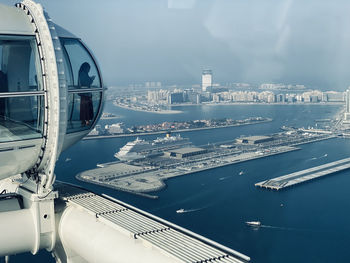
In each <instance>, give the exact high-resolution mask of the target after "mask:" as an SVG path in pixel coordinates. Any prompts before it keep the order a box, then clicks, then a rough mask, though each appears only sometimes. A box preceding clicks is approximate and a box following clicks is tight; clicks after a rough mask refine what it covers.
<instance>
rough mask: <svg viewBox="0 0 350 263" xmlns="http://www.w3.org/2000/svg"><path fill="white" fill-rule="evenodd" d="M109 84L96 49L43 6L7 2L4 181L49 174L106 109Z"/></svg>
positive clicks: (0, 100) (0, 86)
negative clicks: (104, 79)
mask: <svg viewBox="0 0 350 263" xmlns="http://www.w3.org/2000/svg"><path fill="white" fill-rule="evenodd" d="M103 92H104V89H103V84H102V78H101V74H100V70H99V67H98V65H97V63H96V60H95V59H94V57H93V55H92V53H91V52H90V51H89V49H88V48H87V47H86V46H85V44H84V43H83V42H82V41H81V40H80V39H79V38H78V37H76V36H74V35H73V34H71V33H69V32H68V31H66V30H65V29H63V28H62V27H60V26H58V25H56V24H55V23H54V22H52V20H51V19H50V18H49V16H48V15H47V13H46V12H43V9H42V7H41V6H40V5H39V4H35V3H34V2H32V1H23V2H22V3H20V4H16V6H15V7H9V6H4V5H0V167H1V169H0V180H1V179H4V178H7V177H9V176H12V175H14V174H20V173H27V174H28V176H30V175H32V174H45V178H44V177H42V178H40V179H42V180H41V184H42V185H43V186H44V187H45V188H49V187H50V186H51V185H52V183H53V181H54V175H53V172H54V164H55V162H56V160H57V159H58V157H59V155H60V153H61V151H62V150H64V149H66V148H67V147H69V146H70V145H72V144H73V143H75V142H77V141H78V140H80V139H81V138H83V137H84V136H85V135H86V134H87V133H88V132H89V131H90V130H91V129H92V128H93V127H94V125H95V123H96V120H97V119H98V117H99V115H100V114H101V109H102V106H103V105H102V104H103V103H102V99H103Z"/></svg>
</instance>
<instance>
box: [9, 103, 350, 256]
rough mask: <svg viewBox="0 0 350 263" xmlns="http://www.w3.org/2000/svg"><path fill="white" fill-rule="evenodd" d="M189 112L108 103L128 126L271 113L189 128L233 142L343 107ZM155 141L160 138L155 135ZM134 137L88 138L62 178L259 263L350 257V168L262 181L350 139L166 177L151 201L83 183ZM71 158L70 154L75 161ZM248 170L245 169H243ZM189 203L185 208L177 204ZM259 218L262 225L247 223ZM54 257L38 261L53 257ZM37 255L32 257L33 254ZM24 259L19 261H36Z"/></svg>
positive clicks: (325, 156) (340, 153) (324, 157)
mask: <svg viewBox="0 0 350 263" xmlns="http://www.w3.org/2000/svg"><path fill="white" fill-rule="evenodd" d="M174 109H176V110H182V111H183V113H181V114H174V115H162V114H153V113H144V112H134V111H129V110H125V109H121V108H117V107H115V106H113V105H112V104H107V105H106V108H105V111H107V112H113V113H115V114H118V115H120V116H121V118H120V119H119V120H108V121H106V120H105V121H101V123H102V124H105V123H111V122H116V121H122V122H124V123H126V124H127V125H128V124H130V125H135V124H146V123H158V122H163V121H173V120H179V121H182V120H193V119H210V118H222V117H228V118H234V119H244V118H247V117H253V116H262V117H270V118H272V119H273V121H272V122H270V123H264V124H257V125H248V126H241V127H232V128H224V129H215V130H204V131H196V132H187V133H183V134H182V136H184V137H189V138H190V140H191V141H192V142H193V143H194V144H196V145H201V144H206V143H208V142H218V141H225V140H230V139H231V140H232V139H234V138H236V137H238V136H240V135H255V134H268V133H273V132H278V131H279V129H280V127H281V126H283V125H286V126H295V127H303V126H304V127H307V126H314V125H315V120H316V119H321V118H322V119H325V118H333V117H334V116H335V115H336V114H337V113H338V112H339V110H341V106H337V105H298V106H295V105H235V106H226V105H225V106H221V105H216V106H204V105H199V106H185V107H175V108H174ZM147 137H148V138H149V139H151V138H155V137H156V136H147ZM130 140H132V138H131V137H129V138H115V139H101V140H88V141H81V142H79V143H77V144H76V145H74V146H73V147H72V148H70V149H69V150H67V151H66V152H64V153H62V155H61V157H60V159H59V161H58V163H57V168H56V175H57V179H58V180H61V181H66V182H70V183H74V184H79V185H82V186H84V187H86V188H88V189H90V190H92V191H95V192H98V193H106V194H108V195H111V196H113V197H116V198H118V199H120V200H122V201H125V202H128V203H130V204H132V205H134V206H137V207H139V208H141V209H144V210H147V211H150V212H152V213H154V214H156V215H158V216H160V217H162V218H165V219H167V220H169V221H171V222H173V223H176V224H178V225H181V226H183V227H186V228H188V229H191V230H193V231H195V232H197V233H199V234H202V235H204V236H206V237H209V238H211V239H213V240H215V241H218V242H220V243H223V244H224V245H227V246H229V247H231V248H233V249H235V250H238V251H240V252H242V253H244V254H246V255H248V256H250V257H251V259H252V262H261V263H280V262H286V263H289V262H348V259H349V257H350V251H349V249H348V244H349V243H350V224H349V222H350V209H349V208H350V207H349V206H350V205H349V199H350V198H349V195H348V193H349V186H350V171H343V172H339V173H337V174H334V175H330V176H327V177H325V178H322V179H320V180H315V181H312V182H309V183H305V184H302V185H299V186H296V187H294V188H290V189H287V190H285V191H279V192H275V191H268V190H263V189H258V188H255V186H254V184H255V183H256V182H259V181H262V180H265V179H269V178H273V177H276V176H281V175H283V174H287V173H290V172H294V171H298V170H301V169H306V168H309V167H312V166H316V165H320V164H323V163H325V162H330V161H334V160H338V159H341V158H345V157H348V156H349V155H350V139H342V138H337V139H331V140H327V141H321V142H317V143H311V144H307V145H303V146H301V150H299V151H294V152H290V153H285V154H281V155H276V156H271V157H267V158H263V159H258V160H253V161H248V162H244V163H240V164H235V165H230V166H226V167H221V168H217V169H213V170H208V171H203V172H199V173H195V174H192V175H186V176H182V177H177V178H173V179H170V180H168V181H166V183H167V187H166V188H165V189H163V190H161V191H159V192H157V193H154V194H156V195H158V196H159V199H156V200H151V199H147V198H143V197H139V196H135V195H131V194H128V193H123V192H119V191H115V190H112V189H107V188H104V187H100V186H95V185H91V184H89V183H82V182H79V181H77V180H76V179H75V177H74V176H75V175H76V174H77V173H78V172H81V171H84V170H86V169H91V168H95V167H96V164H97V163H103V162H109V161H113V160H114V157H113V155H114V153H115V152H116V151H117V150H118V149H119V148H120V147H122V146H123V145H124V144H125V143H126V142H128V141H130ZM67 158H69V159H71V160H69V159H67ZM240 171H244V174H243V175H239V173H240ZM181 208H183V209H185V211H186V212H185V213H182V214H177V213H176V210H178V209H181ZM253 220H259V221H261V222H262V224H263V226H262V227H260V228H259V229H254V228H251V227H248V226H246V225H245V221H253ZM45 257H46V255H44V254H43V253H41V255H40V256H36V257H32V259H33V261H32V262H47V261H45ZM29 259H30V258H29ZM20 260H22V258H21V257H17V258H14V260H13V261H11V262H30V261H29V260H28V257H26V260H25V261H20Z"/></svg>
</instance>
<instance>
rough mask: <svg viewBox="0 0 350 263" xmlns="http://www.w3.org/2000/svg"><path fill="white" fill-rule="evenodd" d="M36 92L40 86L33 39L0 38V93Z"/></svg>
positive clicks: (37, 59)
mask: <svg viewBox="0 0 350 263" xmlns="http://www.w3.org/2000/svg"><path fill="white" fill-rule="evenodd" d="M38 76H40V77H39V78H38ZM38 90H42V84H41V71H40V62H39V58H38V54H37V46H36V42H35V39H34V38H33V37H12V36H0V92H26V91H38Z"/></svg>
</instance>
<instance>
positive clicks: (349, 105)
mask: <svg viewBox="0 0 350 263" xmlns="http://www.w3.org/2000/svg"><path fill="white" fill-rule="evenodd" d="M345 104H346V106H345V113H344V122H347V123H349V122H350V87H349V88H348V89H347V90H346V91H345Z"/></svg>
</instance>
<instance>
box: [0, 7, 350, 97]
mask: <svg viewBox="0 0 350 263" xmlns="http://www.w3.org/2000/svg"><path fill="white" fill-rule="evenodd" d="M0 2H2V3H6V4H11V3H15V1H13V0H1V1H0ZM40 2H41V3H42V4H43V5H44V6H45V8H46V10H47V11H48V12H49V13H50V15H51V17H52V18H53V19H54V20H55V21H56V22H57V23H58V24H61V25H62V26H63V27H65V28H67V29H68V30H69V31H71V32H75V33H76V35H78V36H79V37H81V38H82V39H83V40H84V41H85V42H86V43H87V45H88V46H89V47H90V48H91V49H92V50H95V53H96V57H98V58H99V64H100V65H101V68H102V71H103V75H104V76H105V84H106V85H108V86H109V85H125V84H127V83H130V82H145V81H147V80H149V79H156V80H158V81H161V82H162V83H165V84H172V83H179V84H189V83H200V72H201V71H202V70H204V69H206V68H210V69H212V70H213V72H215V81H216V82H219V83H226V82H250V83H253V84H256V83H271V82H272V83H280V82H282V83H292V84H294V85H295V84H298V83H304V84H305V85H307V86H309V87H310V88H319V89H321V90H325V89H334V90H344V89H345V87H347V86H349V83H350V75H349V74H348V72H347V68H349V67H348V64H349V63H348V61H349V59H348V58H349V57H350V52H349V51H348V48H347V46H349V45H350V39H349V38H348V37H347V36H348V28H350V26H349V23H350V22H349V21H348V19H347V11H346V10H348V9H349V8H350V3H347V2H345V1H342V5H339V4H338V3H337V4H335V3H331V2H323V1H321V2H320V1H315V0H313V1H309V2H308V3H305V2H303V1H297V0H294V1H292V0H285V1H274V0H268V1H264V2H261V1H252V2H249V3H248V2H245V1H215V0H213V1H209V0H205V1H170V0H169V1H166V0H151V1H147V2H143V1H125V0H121V1H106V2H104V3H102V4H101V3H97V2H93V1H84V2H83V1H73V2H72V1H66V0H63V1H58V2H57V1H45V0H41V1H40ZM67 6H70V8H67ZM107 6H108V8H107ZM76 10H80V11H79V12H77V11H76ZM266 13H268V14H270V15H269V16H266V15H265V14H266ZM91 14H94V19H91ZM76 21H79V23H77V22H76ZM101 28H103V29H104V30H100V29H101Z"/></svg>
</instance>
